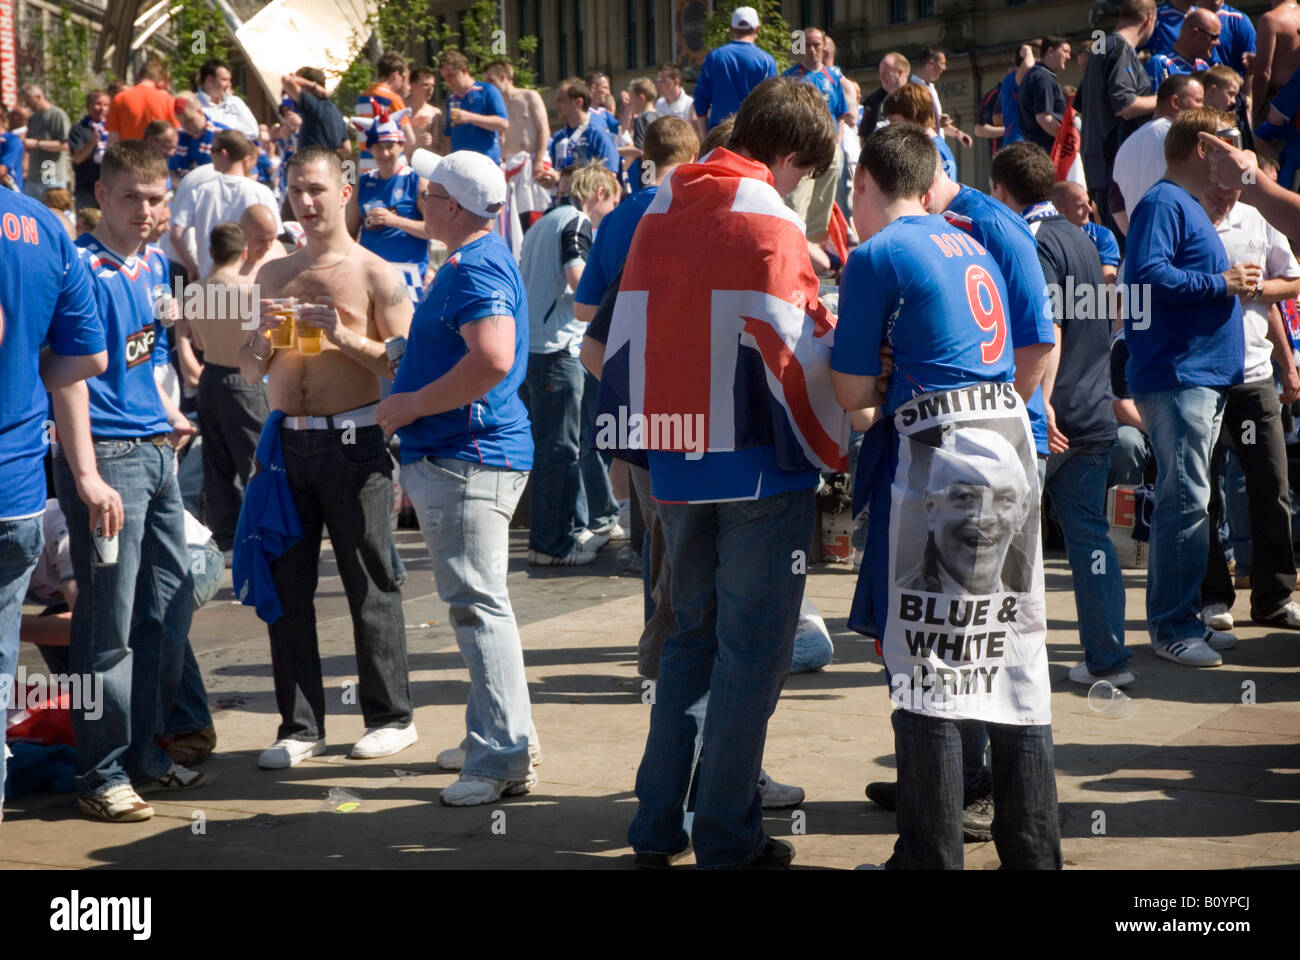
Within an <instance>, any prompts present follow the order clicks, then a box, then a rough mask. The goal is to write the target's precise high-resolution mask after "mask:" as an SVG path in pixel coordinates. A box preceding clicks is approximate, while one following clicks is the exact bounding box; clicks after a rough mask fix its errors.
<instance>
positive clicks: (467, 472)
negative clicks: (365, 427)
mask: <svg viewBox="0 0 1300 960" xmlns="http://www.w3.org/2000/svg"><path fill="white" fill-rule="evenodd" d="M527 480H528V473H527V472H526V471H520V470H505V469H501V468H498V467H490V466H484V465H482V464H478V463H471V462H469V461H468V460H456V459H453V458H450V457H438V458H437V459H435V460H433V461H430V460H429V458H427V457H426V458H424V459H422V460H416V461H415V462H413V463H404V464H402V486H403V488H405V490H406V495H407V496H408V497H410V498H411V505H412V506H413V507H415V515H416V517H418V518H419V521H420V532H421V533H423V534H424V542H425V544H426V545H427V546H428V548H429V556H430V557H432V558H433V578H434V581H435V583H436V584H437V586H438V596H439V597H441V598H442V600H443V602H445V603H446V604H447V605H448V606H449V607H450V608H451V624H452V628H453V629H454V630H455V632H456V644H457V645H458V646H459V647H460V652H461V656H463V657H464V658H465V665H466V666H467V667H468V668H469V677H470V688H469V702H468V703H467V704H466V705H465V727H466V731H467V736H466V738H465V740H464V742H463V746H464V748H465V764H464V766H463V767H462V768H461V774H462V775H469V776H476V777H490V778H492V779H494V780H523V779H524V778H525V777H526V776H527V775H528V736H529V730H530V729H531V728H532V711H531V707H530V706H529V702H528V683H527V681H526V679H525V678H524V651H523V647H522V645H521V644H520V640H519V627H518V625H517V624H516V623H515V612H514V610H513V609H512V608H511V606H510V594H509V593H508V592H507V590H506V568H507V564H508V562H509V558H510V518H511V517H512V516H513V515H514V512H515V505H516V504H517V503H518V502H519V497H520V496H521V495H522V494H523V492H524V484H525V483H526V482H527Z"/></svg>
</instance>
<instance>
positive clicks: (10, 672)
mask: <svg viewBox="0 0 1300 960" xmlns="http://www.w3.org/2000/svg"><path fill="white" fill-rule="evenodd" d="M44 543H45V533H44V529H43V528H42V526H41V518H40V517H30V518H28V519H26V520H0V717H2V716H4V711H5V710H7V709H8V708H9V699H10V697H11V696H12V693H13V685H14V671H15V670H16V669H17V667H18V628H19V626H20V625H21V624H22V619H23V597H25V596H26V595H27V584H28V583H29V582H30V581H31V579H32V571H33V570H35V569H36V561H37V560H39V559H40V556H41V547H42V545H43V544H44ZM4 795H5V758H4V740H3V738H2V737H0V803H2V802H3V800H4Z"/></svg>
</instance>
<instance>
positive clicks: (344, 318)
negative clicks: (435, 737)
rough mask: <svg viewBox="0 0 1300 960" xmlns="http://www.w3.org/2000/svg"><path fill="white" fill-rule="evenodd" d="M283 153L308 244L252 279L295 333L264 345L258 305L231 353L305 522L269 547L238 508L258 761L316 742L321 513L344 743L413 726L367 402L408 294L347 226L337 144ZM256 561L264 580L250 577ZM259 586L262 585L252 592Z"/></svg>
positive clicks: (274, 762)
mask: <svg viewBox="0 0 1300 960" xmlns="http://www.w3.org/2000/svg"><path fill="white" fill-rule="evenodd" d="M289 163H290V166H289V203H290V205H291V206H292V208H293V212H294V215H295V216H296V217H297V219H298V222H299V223H300V224H302V228H303V231H304V233H305V235H306V238H307V243H306V246H304V247H301V248H299V249H298V250H296V251H294V252H293V253H291V254H290V255H289V256H287V257H281V258H279V259H276V260H271V261H269V262H268V263H266V264H265V265H264V266H263V267H262V269H261V270H260V271H258V274H257V277H256V282H257V284H258V285H259V286H260V288H261V293H262V296H263V298H264V300H269V299H273V298H283V297H293V298H295V299H296V300H298V302H299V309H298V312H297V314H296V315H295V316H294V317H293V332H292V335H291V340H290V343H294V342H295V341H296V348H295V346H285V345H284V343H283V341H281V346H280V348H278V349H277V348H276V346H275V345H274V342H273V339H272V338H273V336H274V332H278V331H280V330H281V329H282V322H283V317H282V316H281V315H278V314H276V313H274V312H273V311H271V310H269V309H266V308H265V307H264V308H263V309H262V310H261V317H262V322H261V325H260V326H259V327H258V328H257V330H256V331H254V332H253V334H252V335H251V336H250V337H248V338H247V340H246V342H245V344H244V346H243V348H242V349H241V350H240V352H239V366H240V368H241V370H242V371H243V374H244V377H245V378H246V379H247V380H248V382H249V383H250V384H256V383H259V382H261V380H262V377H263V376H266V377H267V378H268V379H267V400H268V405H269V406H270V407H271V414H270V416H269V417H268V419H267V422H266V426H264V427H263V429H262V432H263V438H262V441H259V442H266V443H267V444H268V446H270V447H271V448H272V449H275V448H278V451H279V453H280V454H281V455H282V457H283V474H282V477H283V482H284V483H286V484H287V485H288V486H287V489H283V488H282V489H283V492H284V495H285V496H287V497H290V498H291V499H292V509H293V511H294V513H295V514H296V519H297V522H298V526H299V528H300V530H301V537H300V538H299V539H297V540H296V541H294V540H289V543H290V544H291V545H290V546H289V547H288V549H286V550H284V552H283V553H280V554H279V555H278V556H275V557H266V555H265V550H264V547H262V546H261V545H260V543H261V538H260V537H259V535H258V534H257V533H256V532H254V531H258V530H260V526H257V524H260V523H261V522H262V520H263V519H265V518H264V517H262V516H261V515H260V514H258V515H254V514H253V513H250V503H251V496H250V499H249V500H248V501H246V502H245V507H244V510H243V513H242V516H241V525H240V531H239V533H238V534H237V539H238V542H237V543H236V545H235V557H234V581H235V588H236V593H237V594H239V595H240V597H241V599H245V601H246V602H250V603H254V602H255V603H256V604H257V606H258V611H259V613H262V612H263V610H264V609H265V610H266V611H267V613H266V617H265V618H266V619H268V620H269V623H268V632H269V634H270V638H271V667H272V673H273V674H274V679H275V697H276V706H277V707H278V708H279V713H280V725H279V727H278V729H277V731H276V739H275V742H274V743H272V744H271V746H270V747H268V748H267V749H266V750H263V751H262V753H261V755H260V756H259V757H258V761H257V763H258V766H259V767H261V768H262V769H266V770H279V769H284V768H286V767H291V766H294V765H295V764H298V763H300V762H301V761H303V760H305V759H306V758H307V757H314V756H319V755H320V754H322V753H324V752H325V687H324V684H323V681H322V679H321V662H320V652H319V649H320V645H319V637H318V634H317V626H316V607H315V593H316V583H317V578H318V576H319V571H320V549H321V537H322V534H323V532H324V530H325V527H326V526H328V528H329V535H330V544H331V546H332V548H333V554H334V557H335V559H336V561H337V562H338V568H339V575H340V577H341V578H342V580H343V590H344V592H345V593H346V594H347V598H348V608H349V611H350V613H351V616H352V634H353V639H354V641H355V644H356V655H357V673H358V693H359V696H358V702H359V703H360V706H361V713H362V716H363V718H364V722H365V728H366V730H365V734H364V735H363V736H361V737H360V738H359V739H358V740H357V742H356V744H355V745H354V746H353V748H352V751H351V753H350V756H352V757H354V758H356V759H370V758H374V757H386V756H390V755H391V754H394V753H397V752H399V751H401V750H405V749H406V748H407V747H409V746H410V745H411V744H412V743H414V742H415V741H416V739H417V738H418V735H417V733H416V729H415V724H414V722H413V720H412V708H411V692H410V678H409V671H408V668H407V660H406V631H405V626H404V617H403V613H402V590H401V588H402V583H403V581H404V580H405V572H404V570H402V569H401V568H400V563H399V560H398V558H397V552H396V549H395V548H394V546H393V535H392V529H391V527H390V518H391V515H392V507H393V479H392V474H393V462H392V459H391V458H390V457H389V455H388V447H387V444H386V443H385V440H384V431H383V430H382V429H380V427H379V420H378V417H377V415H376V408H377V406H378V402H379V394H380V379H381V378H387V377H390V376H392V370H391V367H390V365H389V363H388V356H387V354H386V351H385V348H384V341H386V340H388V339H390V338H392V337H404V336H406V333H407V328H408V326H409V324H410V318H411V300H410V298H409V297H408V296H407V293H406V284H405V283H403V282H402V280H401V279H400V278H399V277H398V276H397V273H396V271H394V270H393V268H392V266H390V265H389V264H388V263H386V262H384V261H383V260H381V259H380V258H379V257H377V256H375V255H374V254H373V253H370V252H369V251H368V250H366V249H364V248H363V247H361V245H360V244H358V243H357V242H356V241H355V240H354V239H353V238H352V237H351V236H350V235H349V234H348V229H347V219H346V216H345V210H346V208H347V202H348V196H349V194H351V192H352V185H351V184H346V183H344V182H343V163H342V161H341V160H340V159H339V156H338V154H337V153H335V152H334V151H332V150H329V149H327V148H325V147H307V148H306V149H304V150H298V151H295V153H294V155H293V157H292V159H291V160H290V161H289ZM263 475H264V474H263ZM253 482H254V483H256V482H257V479H256V478H255V479H254V480H253ZM274 520H275V521H277V522H284V521H283V520H282V517H281V516H278V515H277V516H275V517H274ZM246 525H247V526H246ZM254 551H262V554H261V557H263V558H264V559H260V560H259V554H257V553H255V552H254ZM258 571H261V572H262V573H264V574H265V576H266V577H267V578H269V581H270V582H269V583H267V582H265V581H264V580H261V579H258V580H256V581H255V579H254V575H255V573H257V572H258ZM268 587H269V588H271V590H273V593H271V592H270V591H268V592H267V593H266V594H263V590H267V588H268ZM245 591H247V592H245ZM267 604H269V606H267ZM273 611H278V612H279V614H280V615H279V616H276V615H275V613H274V612H273Z"/></svg>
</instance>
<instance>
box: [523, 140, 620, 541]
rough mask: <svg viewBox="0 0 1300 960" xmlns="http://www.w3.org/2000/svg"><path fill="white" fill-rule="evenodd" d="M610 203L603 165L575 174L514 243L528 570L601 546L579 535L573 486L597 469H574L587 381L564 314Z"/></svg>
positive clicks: (583, 493)
mask: <svg viewBox="0 0 1300 960" xmlns="http://www.w3.org/2000/svg"><path fill="white" fill-rule="evenodd" d="M619 195H620V190H619V184H618V178H616V177H615V176H614V174H613V173H611V172H610V171H609V169H608V168H606V167H605V165H604V164H602V163H600V162H599V161H596V162H592V163H588V164H585V165H584V166H581V167H578V168H577V169H576V170H575V171H574V172H573V175H572V177H571V178H570V181H569V192H568V194H567V195H566V196H565V197H564V198H562V199H561V200H559V201H558V202H557V203H556V205H555V206H554V207H552V208H551V209H550V210H549V211H547V213H546V215H545V216H543V217H542V219H540V220H538V221H537V223H535V224H534V225H533V226H532V228H531V229H530V230H529V231H528V234H527V235H526V236H525V237H524V249H523V256H522V258H521V260H520V272H521V273H522V274H523V277H524V288H525V290H526V291H527V293H528V313H529V316H528V333H529V345H528V350H529V359H528V374H527V376H526V378H525V379H524V389H523V397H524V402H525V403H527V404H528V408H529V414H530V419H531V420H532V425H533V445H534V454H533V483H532V487H531V490H532V493H531V497H532V503H531V506H532V511H531V514H530V516H531V523H530V524H529V533H528V541H529V543H528V547H529V549H528V562H529V563H534V564H539V565H542V566H581V565H585V564H588V563H593V562H594V561H595V559H596V552H597V551H598V550H599V549H600V548H601V547H603V546H604V545H605V544H606V543H608V542H609V538H608V537H605V536H597V535H595V534H593V533H592V532H591V530H590V529H589V524H591V525H593V526H598V525H599V524H596V522H595V521H596V519H597V518H592V517H590V516H589V515H588V507H587V500H588V497H587V493H588V491H587V490H586V489H585V485H584V482H583V481H584V478H585V477H594V478H595V479H594V481H593V482H598V481H599V480H600V478H601V476H603V471H601V473H596V472H595V471H593V470H584V469H583V459H584V456H586V455H589V456H598V454H596V452H595V451H594V450H592V451H589V452H588V453H587V454H584V451H583V450H582V447H581V444H580V441H581V437H582V408H583V402H582V398H583V391H584V390H585V389H586V388H587V386H586V384H587V374H586V373H585V371H584V370H583V369H582V363H581V362H580V361H579V359H578V349H579V347H580V346H581V344H582V332H583V328H584V327H585V326H586V324H585V323H582V322H580V321H578V320H577V319H576V318H575V316H574V312H573V295H574V291H575V290H576V289H577V288H578V282H579V281H580V280H581V279H582V272H583V268H584V267H585V266H586V264H587V258H588V255H589V254H590V252H591V236H592V232H593V231H594V229H595V228H596V227H599V226H600V224H601V221H602V220H604V219H605V216H606V215H607V214H608V213H610V212H611V211H612V210H613V209H614V207H615V206H616V205H617V204H618V199H619ZM594 382H595V381H594V378H593V380H592V383H593V384H594ZM593 389H594V388H593ZM604 482H605V484H606V485H608V483H609V481H608V479H605V481H604ZM599 519H600V520H606V519H607V518H603V517H602V518H599Z"/></svg>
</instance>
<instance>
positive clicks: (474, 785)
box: [438, 769, 537, 807]
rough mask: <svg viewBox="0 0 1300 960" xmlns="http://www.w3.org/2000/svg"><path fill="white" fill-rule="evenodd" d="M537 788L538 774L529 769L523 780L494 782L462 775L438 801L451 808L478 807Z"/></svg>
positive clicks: (447, 788)
mask: <svg viewBox="0 0 1300 960" xmlns="http://www.w3.org/2000/svg"><path fill="white" fill-rule="evenodd" d="M535 786H537V773H536V772H535V771H533V770H532V769H529V771H528V776H527V777H526V778H525V779H523V780H493V779H491V778H489V777H474V776H470V775H469V774H466V773H462V774H461V775H460V779H459V780H457V781H456V782H455V783H453V784H452V785H451V786H449V787H446V788H445V789H444V790H443V791H442V793H440V794H438V799H439V800H441V801H442V802H443V803H444V804H446V805H447V806H449V807H477V806H479V805H481V804H484V803H495V802H496V801H497V800H500V799H501V798H502V797H514V796H518V795H519V794H521V793H527V792H528V791H529V790H531V789H533V787H535Z"/></svg>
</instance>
